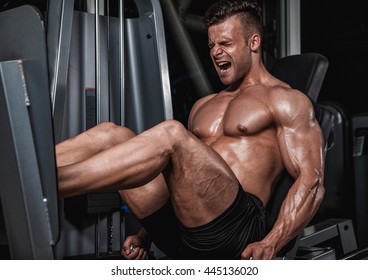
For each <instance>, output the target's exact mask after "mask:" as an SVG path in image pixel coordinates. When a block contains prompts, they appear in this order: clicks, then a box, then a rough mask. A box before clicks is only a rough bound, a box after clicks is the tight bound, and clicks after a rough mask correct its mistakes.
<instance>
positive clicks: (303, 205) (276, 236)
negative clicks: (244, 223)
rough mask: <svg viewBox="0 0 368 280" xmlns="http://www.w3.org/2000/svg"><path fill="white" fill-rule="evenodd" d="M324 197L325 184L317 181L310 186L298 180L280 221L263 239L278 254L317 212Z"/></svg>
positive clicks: (286, 200) (282, 208)
mask: <svg viewBox="0 0 368 280" xmlns="http://www.w3.org/2000/svg"><path fill="white" fill-rule="evenodd" d="M323 196H324V187H323V184H322V183H321V182H320V181H319V180H316V181H315V182H313V181H312V182H310V183H309V184H305V183H302V182H301V180H300V179H298V180H296V182H295V183H294V185H293V186H292V187H291V189H290V191H289V193H288V195H287V196H286V198H285V200H284V202H283V204H282V206H281V210H280V213H279V216H278V219H277V220H276V222H275V225H274V226H273V228H272V229H271V231H270V232H269V233H268V234H267V236H266V237H265V238H264V239H263V241H265V242H266V243H268V244H269V245H270V246H272V247H273V248H274V249H275V251H276V252H278V251H280V250H281V248H282V247H284V246H285V245H286V244H287V243H288V242H289V241H290V240H292V239H293V238H294V237H295V236H296V235H297V234H298V233H300V232H301V231H302V230H303V229H304V228H305V227H306V226H307V225H308V223H309V222H310V220H311V219H312V218H313V216H314V215H315V213H316V212H317V210H318V208H319V206H320V204H321V202H322V198H323Z"/></svg>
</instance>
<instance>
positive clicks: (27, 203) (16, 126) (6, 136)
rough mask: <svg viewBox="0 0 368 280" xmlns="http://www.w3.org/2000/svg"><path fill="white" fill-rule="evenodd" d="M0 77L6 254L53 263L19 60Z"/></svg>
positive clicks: (3, 66)
mask: <svg viewBox="0 0 368 280" xmlns="http://www.w3.org/2000/svg"><path fill="white" fill-rule="evenodd" d="M0 79H1V83H0V119H1V122H0V125H1V138H0V151H1V160H0V170H1V171H0V180H1V188H0V195H1V204H2V206H3V213H4V219H5V224H6V231H7V238H8V243H9V250H10V255H11V257H12V258H13V259H53V258H54V255H53V248H52V245H53V244H55V240H54V239H53V237H52V230H51V222H50V217H49V215H48V214H49V211H48V199H47V198H46V197H44V194H43V189H42V183H41V178H40V176H41V173H40V170H39V165H38V162H37V156H36V149H35V143H34V141H33V131H32V127H31V121H30V118H29V113H28V107H29V106H30V101H29V97H28V94H27V91H26V81H25V78H24V73H23V67H22V61H9V62H1V63H0ZM54 187H55V188H56V186H54Z"/></svg>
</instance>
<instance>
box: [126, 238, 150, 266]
mask: <svg viewBox="0 0 368 280" xmlns="http://www.w3.org/2000/svg"><path fill="white" fill-rule="evenodd" d="M144 244H145V240H143V238H142V237H141V236H139V235H132V236H128V237H127V238H126V239H125V241H124V244H123V248H122V250H121V255H122V256H123V257H124V258H125V259H128V260H148V259H149V257H150V256H149V253H148V250H147V249H146V248H145V246H144Z"/></svg>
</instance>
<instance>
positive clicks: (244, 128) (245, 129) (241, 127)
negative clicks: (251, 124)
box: [238, 124, 248, 133]
mask: <svg viewBox="0 0 368 280" xmlns="http://www.w3.org/2000/svg"><path fill="white" fill-rule="evenodd" d="M238 129H239V130H240V131H241V132H243V133H246V132H247V131H248V129H247V128H246V126H245V125H242V124H239V125H238Z"/></svg>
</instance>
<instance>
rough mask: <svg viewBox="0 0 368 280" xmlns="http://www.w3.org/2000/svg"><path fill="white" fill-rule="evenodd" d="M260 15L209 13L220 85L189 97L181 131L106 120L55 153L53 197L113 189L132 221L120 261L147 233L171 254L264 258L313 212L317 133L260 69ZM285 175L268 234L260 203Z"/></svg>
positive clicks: (250, 7)
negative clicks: (288, 181) (287, 185)
mask: <svg viewBox="0 0 368 280" xmlns="http://www.w3.org/2000/svg"><path fill="white" fill-rule="evenodd" d="M260 15H261V11H260V8H259V6H258V5H257V4H255V3H254V2H252V1H247V0H244V1H239V0H236V1H231V0H225V1H219V2H217V3H215V4H214V5H213V6H212V7H211V8H210V9H209V10H208V12H207V14H206V17H205V23H206V24H207V26H208V42H209V47H210V55H211V58H212V60H213V63H214V66H215V68H216V70H217V73H218V75H219V77H220V79H221V81H222V82H223V83H224V84H225V85H228V87H227V88H226V89H225V90H223V91H221V92H220V93H217V94H212V95H209V96H207V97H204V98H202V99H200V100H199V101H197V103H196V104H195V105H194V106H193V109H192V111H191V114H190V117H189V127H188V128H189V131H188V130H186V129H185V127H184V126H183V125H181V124H180V123H179V122H177V121H174V120H168V121H165V122H163V123H161V124H159V125H157V126H155V127H153V128H151V129H149V130H147V131H145V132H143V133H142V134H140V135H138V136H134V134H133V133H132V132H130V131H129V130H128V129H127V128H123V127H119V126H115V125H113V124H107V123H104V124H102V125H100V126H97V127H95V128H93V129H91V130H90V131H87V132H85V133H82V134H81V135H79V136H77V137H75V138H72V139H70V140H67V141H65V142H63V143H61V144H59V145H58V146H57V149H56V151H57V163H58V176H59V189H60V194H61V196H63V197H67V196H72V195H79V194H83V193H87V192H95V191H99V190H106V189H116V190H119V191H120V193H121V195H122V197H123V199H124V200H125V202H126V203H127V204H128V205H129V206H130V208H131V210H132V211H133V212H134V213H135V215H136V216H137V218H138V219H139V220H140V221H141V223H142V225H143V229H142V230H141V231H140V233H139V234H138V235H136V236H131V237H128V238H127V239H126V241H125V242H124V246H123V250H122V254H123V255H124V256H125V257H126V258H130V259H134V258H137V259H140V258H147V252H146V247H145V245H146V244H144V241H145V240H146V239H147V237H148V235H149V237H150V238H151V239H152V240H153V241H154V242H155V244H156V245H157V246H158V247H159V248H161V250H163V251H164V252H165V253H166V254H167V255H168V256H169V257H171V258H174V259H177V258H184V259H211V258H218V259H236V258H242V259H249V258H253V259H273V258H274V257H275V256H276V254H277V252H278V251H279V250H280V249H281V248H282V247H283V246H284V245H285V244H286V243H287V242H288V241H290V240H291V239H292V238H293V237H294V236H295V235H297V234H298V233H299V232H300V231H301V230H302V229H303V228H304V227H305V226H306V225H307V224H308V222H309V221H310V220H311V218H312V217H313V215H314V214H315V213H316V211H317V209H318V207H319V205H320V203H321V200H322V197H323V194H324V187H323V168H324V162H323V152H322V151H323V138H322V134H321V130H320V127H319V125H318V123H317V121H316V119H315V116H314V110H313V106H312V104H311V102H310V101H309V99H308V98H307V97H306V96H305V95H304V94H302V93H300V92H298V91H296V90H294V89H291V88H290V87H289V86H288V85H287V84H285V83H283V82H281V81H280V80H277V79H276V78H275V77H273V76H272V75H271V74H270V73H268V72H267V70H266V69H265V67H264V65H263V63H262V59H261V36H262V31H261V26H262V21H261V16H260ZM285 168H286V170H287V171H288V172H289V173H290V174H291V175H292V176H293V177H294V178H295V183H294V184H293V186H292V187H291V189H290V191H289V193H288V195H287V197H286V199H285V201H284V202H283V204H282V208H281V211H280V214H279V217H278V219H277V221H276V223H275V225H274V226H273V228H272V229H271V230H270V229H269V228H268V225H267V213H266V211H265V209H264V206H266V204H267V202H268V200H269V198H270V195H271V193H272V190H273V186H274V184H275V182H276V181H277V179H278V178H279V176H280V174H281V173H282V171H283V170H284V169H285ZM161 174H163V175H161ZM130 245H134V246H133V247H132V248H129V247H130ZM130 249H132V250H130Z"/></svg>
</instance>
